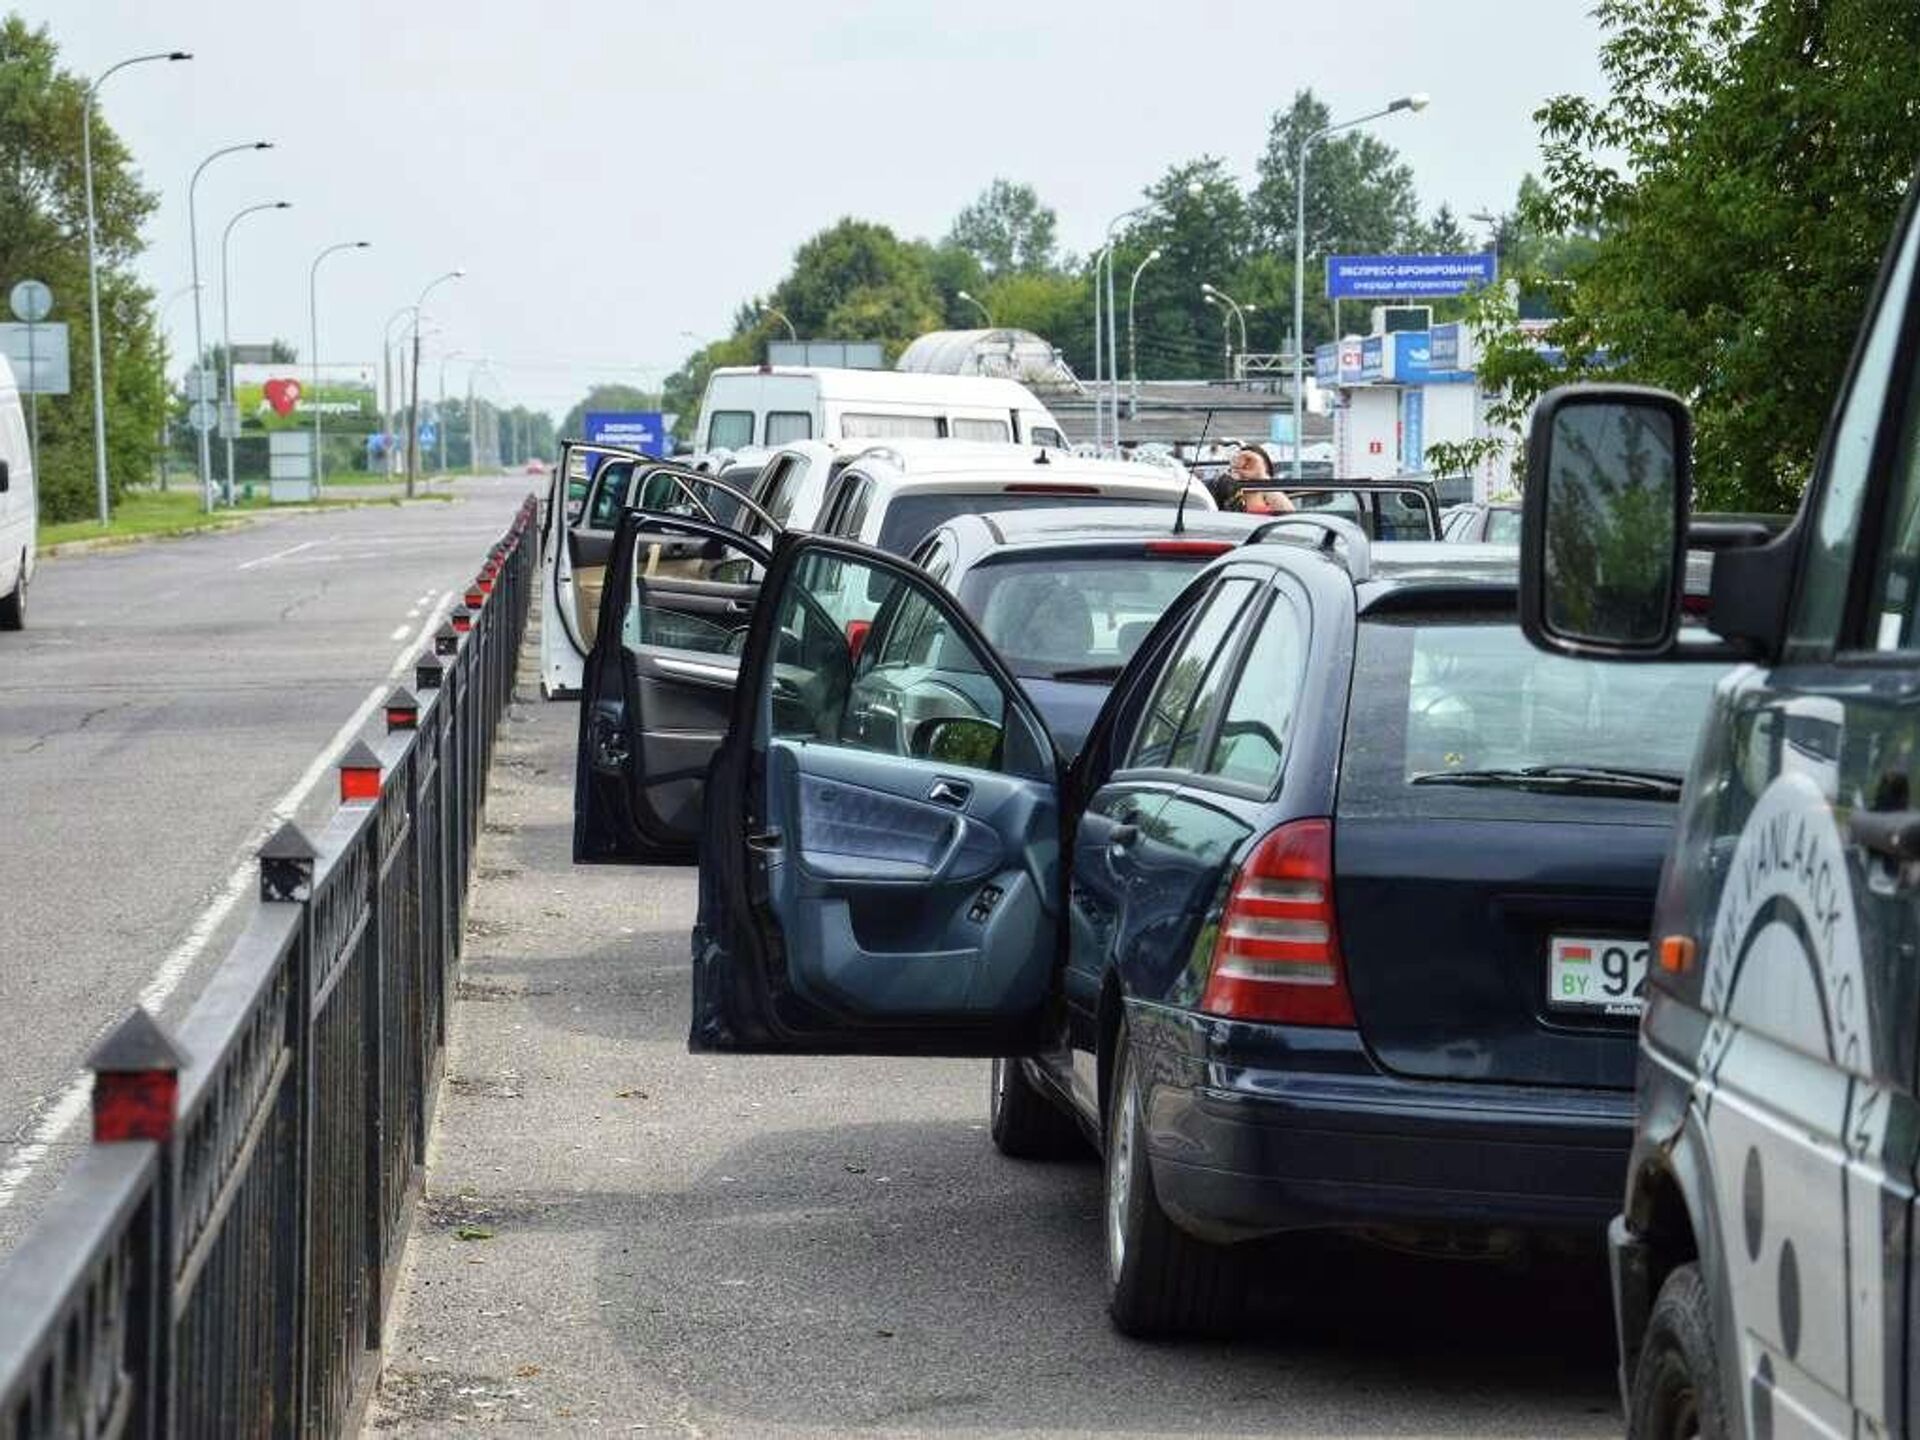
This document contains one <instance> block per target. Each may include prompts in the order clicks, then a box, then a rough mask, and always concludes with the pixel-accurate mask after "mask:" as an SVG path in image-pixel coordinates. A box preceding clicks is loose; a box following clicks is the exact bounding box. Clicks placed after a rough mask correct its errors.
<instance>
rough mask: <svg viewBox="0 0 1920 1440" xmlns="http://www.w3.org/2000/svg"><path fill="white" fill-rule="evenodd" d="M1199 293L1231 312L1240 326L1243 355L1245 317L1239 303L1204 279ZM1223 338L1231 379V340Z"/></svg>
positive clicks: (1245, 348) (1245, 327)
mask: <svg viewBox="0 0 1920 1440" xmlns="http://www.w3.org/2000/svg"><path fill="white" fill-rule="evenodd" d="M1200 293H1201V294H1202V295H1205V296H1207V297H1209V298H1210V299H1214V300H1218V301H1219V302H1220V303H1221V304H1223V305H1225V306H1226V307H1227V308H1228V309H1229V310H1231V311H1232V312H1233V318H1234V320H1235V321H1236V322H1237V323H1238V324H1239V326H1240V353H1241V354H1242V355H1245V354H1246V353H1247V317H1246V314H1245V312H1244V311H1243V310H1242V308H1241V307H1240V305H1238V304H1237V303H1236V302H1235V301H1234V298H1233V297H1232V296H1231V295H1229V294H1227V292H1226V291H1224V290H1222V289H1220V288H1219V287H1218V286H1215V285H1210V284H1208V283H1207V282H1206V281H1204V280H1203V281H1201V282H1200ZM1253 308H1254V307H1253V306H1251V305H1248V306H1247V307H1246V309H1247V310H1251V309H1253ZM1222 318H1225V317H1222ZM1224 338H1225V339H1226V351H1227V378H1228V379H1229V380H1231V379H1233V378H1235V377H1234V373H1233V342H1232V339H1231V337H1224Z"/></svg>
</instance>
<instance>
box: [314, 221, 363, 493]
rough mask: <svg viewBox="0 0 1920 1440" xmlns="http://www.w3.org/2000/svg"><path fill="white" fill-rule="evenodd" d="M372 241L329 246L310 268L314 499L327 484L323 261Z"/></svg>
mask: <svg viewBox="0 0 1920 1440" xmlns="http://www.w3.org/2000/svg"><path fill="white" fill-rule="evenodd" d="M372 248H373V242H372V241H371V240H342V241H340V242H339V243H338V244H337V245H329V246H327V248H326V249H324V250H322V251H321V252H320V253H319V254H318V255H316V256H314V257H313V264H312V265H311V266H309V267H308V268H307V334H308V338H309V340H310V341H311V343H312V346H313V353H312V354H311V355H309V356H308V357H307V366H308V370H309V372H310V373H311V374H312V376H313V398H312V400H311V401H310V402H309V403H311V404H312V406H313V467H312V468H313V498H314V499H316V500H318V499H319V498H320V487H321V486H322V485H324V484H325V483H326V479H327V462H326V459H325V457H324V456H323V454H322V452H321V449H320V262H321V261H322V260H324V259H326V258H327V257H328V256H329V255H335V254H338V253H339V252H340V251H342V250H370V249H372Z"/></svg>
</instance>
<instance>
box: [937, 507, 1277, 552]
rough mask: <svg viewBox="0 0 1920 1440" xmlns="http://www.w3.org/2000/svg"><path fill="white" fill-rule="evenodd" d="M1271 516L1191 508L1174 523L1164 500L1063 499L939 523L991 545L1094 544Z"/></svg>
mask: <svg viewBox="0 0 1920 1440" xmlns="http://www.w3.org/2000/svg"><path fill="white" fill-rule="evenodd" d="M1269 519H1271V517H1270V516H1266V515H1243V514H1240V513H1239V512H1237V511H1230V510H1201V509H1199V508H1197V507H1195V508H1190V509H1189V510H1188V511H1187V513H1186V514H1185V515H1184V516H1182V517H1181V524H1180V527H1179V529H1177V530H1176V529H1175V528H1174V512H1173V511H1172V510H1170V509H1167V508H1166V507H1164V506H1156V507H1152V508H1145V509H1143V508H1141V507H1138V506H1133V507H1122V506H1118V505H1114V506H1107V505H1062V506H1061V507H1060V508H1059V509H1057V510H991V511H987V512H986V513H984V514H979V515H958V516H955V517H954V518H953V519H952V520H949V521H948V522H947V523H946V524H945V525H944V526H942V527H941V528H942V529H951V530H956V531H963V530H964V531H973V532H975V533H976V534H977V535H978V537H979V538H980V539H981V540H982V541H984V542H985V543H987V544H990V545H993V546H996V547H1013V546H1028V545H1061V544H1071V543H1087V544H1098V543H1100V542H1103V541H1112V540H1132V539H1152V538H1155V537H1169V538H1170V537H1172V536H1175V535H1191V536H1192V537H1193V538H1194V539H1196V540H1235V541H1239V540H1245V539H1246V538H1247V537H1248V536H1250V535H1252V534H1253V532H1254V531H1255V530H1258V529H1259V528H1260V527H1261V526H1262V525H1264V524H1266V523H1267V521H1268V520H1269Z"/></svg>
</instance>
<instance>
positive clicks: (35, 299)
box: [9, 280, 53, 325]
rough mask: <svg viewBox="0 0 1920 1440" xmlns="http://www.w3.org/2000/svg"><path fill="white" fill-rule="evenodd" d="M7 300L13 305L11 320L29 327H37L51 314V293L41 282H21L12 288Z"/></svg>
mask: <svg viewBox="0 0 1920 1440" xmlns="http://www.w3.org/2000/svg"><path fill="white" fill-rule="evenodd" d="M9 299H10V300H11V301H12V304H13V318H14V319H16V320H24V321H26V322H27V324H29V325H38V324H39V323H40V322H41V321H42V320H44V319H46V318H47V316H49V315H51V314H52V313H53V291H51V290H49V289H48V288H47V286H46V283H45V282H44V281H41V280H22V281H21V282H20V283H19V284H18V285H16V286H14V287H13V293H12V295H11V296H10V297H9Z"/></svg>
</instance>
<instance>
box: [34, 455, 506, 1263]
mask: <svg viewBox="0 0 1920 1440" xmlns="http://www.w3.org/2000/svg"><path fill="white" fill-rule="evenodd" d="M532 484H533V482H532V481H531V480H530V479H529V478H528V477H523V476H512V477H508V476H501V477H494V478H484V477H483V478H482V479H480V480H475V481H463V482H461V483H460V484H459V485H458V487H456V498H455V499H454V500H452V501H435V502H419V503H415V504H412V505H406V506H394V505H390V504H389V505H375V506H369V507H367V508H363V509H355V510H343V511H333V512H318V513H309V514H298V515H294V514H289V515H281V516H275V517H270V518H269V519H267V520H265V521H264V522H262V523H260V524H257V525H251V526H247V527H245V528H243V529H239V530H234V531H227V532H224V533H218V534H211V535H205V536H198V537H192V538H186V539H180V540H172V541H161V542H155V543H150V544H144V545H138V546H130V547H126V548H121V549H112V550H101V551H94V552H91V553H86V554H79V555H63V556H59V557H56V558H50V559H46V560H44V561H43V563H42V565H41V567H40V570H39V573H38V575H37V576H36V579H35V582H34V585H33V589H32V593H31V595H30V611H29V616H28V628H27V629H26V630H25V631H23V632H21V633H19V634H7V635H0V1021H3V1023H0V1036H3V1037H4V1039H3V1043H0V1252H4V1251H5V1250H6V1249H8V1248H10V1246H11V1244H12V1243H13V1242H14V1241H15V1240H16V1239H17V1238H18V1235H19V1234H20V1232H21V1230H22V1229H23V1227H24V1226H25V1224H26V1223H27V1222H28V1221H29V1220H30V1219H31V1217H32V1215H33V1213H34V1211H35V1209H36V1207H37V1205H38V1204H39V1202H40V1201H41V1200H42V1199H43V1198H44V1196H45V1193H46V1191H47V1190H48V1189H49V1188H50V1186H51V1183H52V1181H53V1179H54V1178H55V1177H56V1176H57V1175H58V1173H59V1172H60V1170H61V1168H62V1162H63V1160H64V1158H65V1157H66V1156H67V1155H68V1154H69V1153H70V1151H71V1148H72V1147H73V1146H74V1145H75V1144H76V1143H78V1141H79V1140H80V1139H81V1137H82V1135H83V1132H84V1128H85V1127H84V1125H80V1124H74V1123H66V1124H64V1125H63V1124H62V1122H63V1121H65V1122H71V1121H72V1120H73V1119H74V1118H76V1117H77V1114H78V1108H79V1107H78V1104H77V1102H78V1100H79V1097H80V1092H79V1091H78V1090H77V1089H75V1088H74V1082H75V1080H76V1077H77V1072H78V1070H79V1067H80V1065H81V1062H82V1060H83V1058H84V1056H85V1054H86V1052H87V1050H88V1048H89V1047H90V1046H91V1044H92V1043H93V1041H94V1040H95V1039H96V1038H97V1037H98V1036H99V1035H100V1034H101V1033H102V1032H103V1031H104V1030H105V1029H106V1028H107V1027H108V1026H110V1025H111V1024H113V1023H114V1022H115V1021H117V1020H118V1019H119V1018H120V1017H121V1016H122V1015H123V1014H124V1013H125V1012H126V1010H127V1008H128V1007H129V1006H131V1005H133V1004H134V1003H135V1002H136V1001H138V1000H141V999H143V998H144V999H146V1000H148V1001H150V1002H153V1003H155V1004H157V1006H158V1007H159V1008H160V1010H161V1013H162V1014H163V1015H169V1014H178V1013H180V1012H181V1011H182V1010H183V1009H184V1007H185V1006H186V1005H187V1004H188V1003H190V1001H191V999H192V997H193V995H194V994H195V993H196V992H197V990H198V988H199V985H200V983H201V981H202V980H203V978H204V976H205V973H206V971H207V969H208V967H209V966H210V965H211V963H213V962H214V961H215V960H217V959H218V957H219V956H220V954H222V953H223V952H224V949H225V943H226V942H227V941H228V940H230V938H231V935H232V934H233V933H234V932H235V931H236V930H237V928H238V924H239V922H240V921H241V919H243V918H244V915H245V912H246V907H247V905H248V904H249V903H250V902H251V896H252V890H251V885H250V880H251V871H250V867H249V864H248V862H249V860H250V857H251V854H252V851H253V848H254V846H255V845H257V844H258V842H259V840H260V839H261V838H262V837H263V835H264V833H265V832H266V830H267V828H268V817H269V812H270V811H273V810H274V809H275V808H276V807H278V808H281V809H283V810H284V809H287V808H290V807H292V806H294V805H295V804H296V802H297V801H298V798H299V794H300V791H301V789H302V788H303V782H311V781H314V780H316V779H317V780H318V781H319V782H320V783H319V785H318V787H317V793H316V795H315V796H314V798H313V800H312V801H311V802H310V803H309V805H308V807H307V814H308V816H309V818H310V817H311V815H312V814H313V813H315V812H316V811H318V812H319V813H324V810H325V807H326V806H327V805H328V804H330V802H331V795H332V791H331V788H330V787H331V784H332V779H333V777H332V774H331V771H330V769H329V762H330V761H331V760H332V759H333V758H334V756H335V755H336V754H337V753H338V751H337V748H336V747H337V746H338V744H339V742H340V740H341V739H342V738H344V737H342V735H341V729H342V726H343V725H344V724H345V723H346V722H348V721H349V719H350V718H351V717H352V716H353V715H354V714H355V713H356V711H358V710H360V708H361V707H362V705H363V704H364V703H365V702H367V701H368V700H369V699H370V697H371V696H372V695H373V693H374V691H375V689H376V687H377V688H379V689H380V690H382V691H384V690H385V689H386V688H388V687H389V686H390V684H391V683H392V682H391V679H390V676H391V675H393V674H394V673H396V672H395V670H394V667H395V665H396V662H397V661H400V660H401V658H402V657H403V656H411V655H412V654H413V653H414V652H415V651H416V650H417V649H418V648H419V645H420V642H421V639H422V633H423V630H425V631H426V633H427V634H428V635H430V634H431V631H430V629H426V627H427V623H428V621H429V620H434V621H437V619H438V617H439V615H440V613H441V607H442V606H443V604H446V603H449V602H448V601H447V595H448V593H449V592H450V591H451V590H452V589H453V588H454V587H456V586H458V587H462V588H464V586H465V584H466V582H467V581H468V580H470V579H471V578H472V576H473V573H474V571H475V570H476V569H477V568H478V567H479V564H480V561H481V560H482V559H484V557H485V553H486V547H487V546H488V545H489V544H490V543H491V542H492V541H493V540H495V539H497V538H498V536H499V533H500V532H501V530H502V529H503V528H504V527H505V526H506V524H507V523H508V521H509V520H510V519H511V517H512V514H513V511H514V509H515V507H516V506H517V505H518V504H519V502H520V500H521V499H522V498H523V497H524V496H525V495H526V494H527V493H528V490H529V489H530V487H531V486H532ZM399 673H401V674H402V675H403V676H404V677H405V678H407V679H410V678H411V664H410V662H409V663H407V664H406V665H405V666H404V668H403V669H402V670H401V671H400V672H399Z"/></svg>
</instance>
